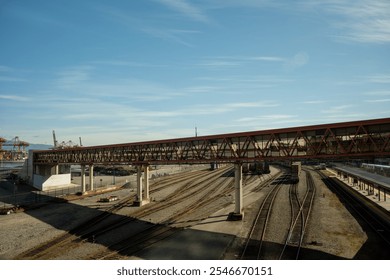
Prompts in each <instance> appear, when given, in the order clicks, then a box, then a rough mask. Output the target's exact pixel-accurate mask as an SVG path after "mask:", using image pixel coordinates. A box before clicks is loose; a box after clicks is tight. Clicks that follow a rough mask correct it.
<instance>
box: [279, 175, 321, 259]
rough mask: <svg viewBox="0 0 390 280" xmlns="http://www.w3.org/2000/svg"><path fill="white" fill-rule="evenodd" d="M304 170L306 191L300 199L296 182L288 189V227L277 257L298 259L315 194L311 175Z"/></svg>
mask: <svg viewBox="0 0 390 280" xmlns="http://www.w3.org/2000/svg"><path fill="white" fill-rule="evenodd" d="M304 172H306V191H305V195H304V197H303V199H302V201H301V200H300V198H299V194H298V184H292V185H291V186H290V191H289V200H290V208H291V220H290V227H289V230H288V234H287V237H286V240H285V242H284V246H283V250H282V252H281V253H280V256H279V259H298V258H299V253H300V250H301V247H302V242H303V238H304V235H305V230H306V226H307V224H308V220H309V216H310V212H311V209H312V205H313V200H314V196H315V184H314V181H313V177H312V175H311V173H310V172H309V171H308V170H305V171H304Z"/></svg>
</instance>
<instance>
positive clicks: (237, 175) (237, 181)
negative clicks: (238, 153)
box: [228, 162, 244, 221]
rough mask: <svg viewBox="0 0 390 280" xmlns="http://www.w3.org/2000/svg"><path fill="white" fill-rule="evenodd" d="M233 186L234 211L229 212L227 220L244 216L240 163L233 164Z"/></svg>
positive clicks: (234, 219) (236, 219)
mask: <svg viewBox="0 0 390 280" xmlns="http://www.w3.org/2000/svg"><path fill="white" fill-rule="evenodd" d="M234 169H235V171H234V188H235V206H234V212H232V213H230V214H229V217H228V220H230V221H239V220H242V218H243V217H244V212H243V211H242V209H243V199H242V163H241V162H237V163H236V164H234Z"/></svg>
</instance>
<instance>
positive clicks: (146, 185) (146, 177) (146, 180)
mask: <svg viewBox="0 0 390 280" xmlns="http://www.w3.org/2000/svg"><path fill="white" fill-rule="evenodd" d="M144 188H145V200H146V201H147V202H149V200H150V197H149V165H144Z"/></svg>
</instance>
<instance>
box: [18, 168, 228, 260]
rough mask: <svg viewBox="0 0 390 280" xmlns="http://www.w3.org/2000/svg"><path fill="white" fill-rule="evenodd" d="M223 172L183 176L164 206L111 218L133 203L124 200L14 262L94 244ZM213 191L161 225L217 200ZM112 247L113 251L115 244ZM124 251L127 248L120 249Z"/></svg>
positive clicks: (211, 182) (212, 179)
mask: <svg viewBox="0 0 390 280" xmlns="http://www.w3.org/2000/svg"><path fill="white" fill-rule="evenodd" d="M226 170H229V167H227V168H224V169H221V170H217V171H215V172H211V174H207V175H206V176H205V175H204V172H203V173H202V172H196V174H197V175H196V176H195V174H191V175H190V176H186V179H184V178H179V180H177V181H178V182H180V183H182V182H184V181H186V180H187V181H189V182H187V183H185V184H184V186H183V187H182V188H181V189H180V191H178V192H175V193H173V194H172V195H170V196H168V197H167V198H166V199H165V200H164V201H166V200H168V199H169V200H168V202H167V203H159V204H157V205H155V206H154V207H153V206H152V207H150V208H149V209H146V210H144V209H140V210H138V211H136V212H135V213H133V214H132V216H131V217H130V216H120V215H113V214H114V213H115V212H116V211H118V210H119V209H121V208H122V207H124V206H128V205H129V202H130V201H131V200H132V199H133V197H132V198H127V199H124V200H122V201H121V202H120V203H118V204H116V205H114V206H113V207H112V209H109V210H110V211H109V212H103V213H102V214H100V215H99V216H97V217H95V218H93V219H91V220H89V221H87V222H86V223H83V224H82V225H80V226H79V227H77V228H75V229H74V230H72V231H71V232H69V233H66V234H64V235H61V236H59V237H58V238H55V239H53V240H52V241H50V242H47V243H45V244H43V245H41V246H38V247H37V248H34V249H32V250H29V251H28V252H26V253H24V254H21V255H19V256H18V257H17V259H31V258H33V259H50V258H54V257H56V255H58V253H60V252H61V251H62V250H71V249H74V248H76V247H78V246H80V244H81V243H82V242H84V241H90V242H95V240H97V239H98V238H99V237H100V236H102V235H104V234H106V233H108V232H110V231H112V230H114V229H117V228H120V227H122V226H126V225H127V224H129V223H131V222H134V221H135V220H137V219H142V218H143V217H146V216H147V215H149V214H151V213H153V212H155V211H161V210H163V209H166V208H169V207H170V206H172V204H175V203H178V202H179V201H181V200H184V199H186V198H188V197H190V196H193V195H196V193H197V192H202V186H204V185H205V184H206V182H208V184H209V185H211V186H214V184H215V182H216V181H218V180H219V178H220V176H221V175H222V174H224V173H226ZM229 172H230V171H229ZM202 175H203V176H202ZM198 177H200V178H198ZM227 180H230V181H232V179H231V178H229V177H224V180H223V181H227ZM168 184H174V180H169V183H160V184H159V188H158V189H161V188H162V187H163V186H167V185H168ZM232 184H233V183H231V184H225V188H227V189H228V186H229V185H230V186H231V185H232ZM217 189H218V188H216V189H213V187H212V188H211V189H209V190H208V191H206V192H204V194H203V195H201V198H200V199H198V200H196V202H195V203H192V205H191V206H190V207H187V208H185V210H184V211H182V212H180V213H177V214H176V218H175V216H172V217H170V218H169V219H167V220H166V221H163V223H174V222H175V221H176V220H177V219H178V218H179V217H182V216H185V214H186V213H188V212H190V211H195V210H196V209H197V208H199V207H202V206H204V205H205V204H206V203H208V202H210V201H211V200H212V199H215V197H218V196H219V195H216V192H218V190H217ZM206 198H207V199H206ZM108 217H110V220H109V221H108V219H107V218H108ZM142 234H143V233H142ZM149 235H150V233H149ZM132 239H134V237H132ZM123 242H126V241H123ZM114 245H115V246H116V247H117V245H118V244H114ZM124 248H127V247H126V246H124ZM127 249H129V248H127Z"/></svg>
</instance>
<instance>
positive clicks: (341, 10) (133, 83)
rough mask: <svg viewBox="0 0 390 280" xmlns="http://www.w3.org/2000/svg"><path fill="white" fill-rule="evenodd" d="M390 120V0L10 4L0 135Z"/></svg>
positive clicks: (0, 61) (142, 135)
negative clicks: (375, 119)
mask: <svg viewBox="0 0 390 280" xmlns="http://www.w3.org/2000/svg"><path fill="white" fill-rule="evenodd" d="M389 116H390V2H389V1H388V0H340V1H334V0H316V1H312V0H310V1H309V0H301V1H287V0H286V1H267V0H237V1H232V0H197V1H195V0H194V1H190V0H143V1H136V0H133V1H130V0H128V1H125V0H122V1H119V0H116V1H112V0H110V1H108V0H106V1H104V0H94V1H92V0H90V1H89V0H84V1H75V0H67V1H65V0H64V1H54V0H53V1H49V0H46V1H42V0H35V1H29V0H19V1H18V0H13V1H7V0H0V136H1V137H4V138H7V139H11V138H13V137H14V136H19V137H20V138H21V139H22V140H25V141H29V142H31V143H47V144H51V143H52V130H55V131H56V134H57V138H58V140H60V141H68V140H72V141H74V142H77V141H78V138H79V137H81V138H82V139H83V144H84V145H100V144H110V143H124V142H135V141H144V140H154V139H166V138H176V137H187V136H193V135H194V131H195V129H194V128H195V126H197V127H198V134H199V135H210V134H220V133H229V132H241V131H251V130H262V129H269V128H283V127H291V126H301V125H311V124H322V123H333V122H343V121H351V120H363V119H374V118H384V117H389Z"/></svg>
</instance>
